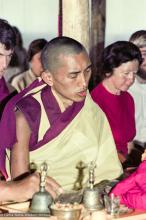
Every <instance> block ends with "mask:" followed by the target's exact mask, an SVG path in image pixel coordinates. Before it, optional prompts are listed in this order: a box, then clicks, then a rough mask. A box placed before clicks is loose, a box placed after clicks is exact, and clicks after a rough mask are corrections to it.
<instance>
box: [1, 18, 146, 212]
mask: <svg viewBox="0 0 146 220" xmlns="http://www.w3.org/2000/svg"><path fill="white" fill-rule="evenodd" d="M0 32H1V35H0V53H1V56H0V76H1V81H2V80H3V75H4V72H5V70H6V69H7V67H8V64H9V62H10V60H11V56H12V54H13V52H14V48H15V44H16V42H15V34H14V30H13V27H12V26H11V25H10V24H9V23H8V22H7V21H4V20H2V19H1V20H0ZM3 32H5V37H3V36H2V33H3ZM8 36H9V37H8ZM10 36H11V37H10ZM43 41H44V44H43V46H42V47H41V48H40V50H39V51H37V52H36V53H34V55H35V54H37V53H38V54H39V59H41V68H40V69H41V70H40V72H39V75H38V76H39V78H40V80H37V79H36V80H34V82H32V83H31V84H30V85H27V87H26V88H24V87H23V88H21V89H22V91H21V92H20V93H18V94H17V95H15V96H14V97H13V98H12V99H11V100H10V101H9V102H8V103H7V105H6V106H5V109H4V112H3V115H2V119H1V122H0V134H1V137H3V138H1V139H0V155H1V159H0V171H1V176H4V177H5V179H10V180H9V181H5V180H1V181H0V189H1V194H0V201H6V200H15V201H25V200H27V199H30V198H31V197H32V195H33V194H34V193H35V192H37V191H38V189H39V181H40V180H39V174H38V169H39V167H40V165H41V163H42V162H43V161H46V163H47V164H48V166H49V175H48V176H47V178H46V186H45V187H46V190H47V191H48V192H49V193H50V194H51V195H52V197H53V198H55V197H56V196H57V195H58V194H59V193H61V192H63V190H64V189H73V187H74V184H75V182H76V180H77V177H78V169H77V168H76V165H77V164H78V163H79V162H80V161H81V162H83V163H84V165H85V166H84V175H83V179H82V185H83V187H85V186H87V185H88V168H89V166H90V164H91V163H94V164H95V166H96V169H95V183H98V182H100V181H102V180H105V179H108V180H113V179H117V178H119V177H120V176H121V175H122V173H123V169H122V165H123V167H124V164H125V163H126V162H127V155H128V152H130V151H131V149H132V147H133V145H132V143H133V139H134V136H135V134H136V129H135V127H136V126H135V115H134V114H135V107H134V101H133V98H132V96H131V95H130V93H128V92H127V90H128V89H129V87H130V86H131V85H132V84H133V82H134V80H135V77H136V74H137V72H138V71H139V68H140V66H141V64H142V55H141V51H140V50H139V48H138V47H137V46H136V45H134V44H133V43H131V42H128V41H117V42H115V43H113V44H111V45H109V46H107V47H106V48H105V49H104V51H103V56H102V61H101V63H102V71H101V79H102V81H101V83H100V84H98V85H97V87H96V88H94V89H93V91H91V95H90V93H89V91H88V84H89V80H90V77H91V74H92V73H91V65H92V63H91V60H90V58H89V55H88V52H87V51H86V49H85V47H84V46H83V45H82V44H81V43H79V42H78V41H76V40H74V39H72V38H69V37H65V36H63V37H56V38H54V39H52V40H50V41H49V42H47V41H45V40H43ZM31 58H32V57H31ZM6 60H7V62H6ZM33 72H34V71H33ZM22 76H23V73H22ZM2 82H3V84H2V85H1V87H0V88H2V86H3V87H4V88H5V90H7V93H6V95H5V96H7V95H8V93H9V92H8V89H7V85H6V83H5V81H4V80H3V81H2ZM21 89H20V90H21ZM3 93H4V89H3V90H2V91H0V95H1V94H3ZM93 100H94V101H93ZM1 101H2V99H1ZM6 155H7V156H6ZM31 162H35V164H36V167H37V168H38V169H37V170H36V172H34V173H31V170H30V164H31ZM143 163H144V162H143ZM143 163H142V164H143ZM142 164H141V165H140V167H139V168H138V169H141V167H142V166H143V165H142ZM132 165H133V164H132ZM136 172H138V171H136ZM132 175H133V174H132ZM135 175H136V174H135ZM23 176H26V177H24V178H21V177H23ZM119 184H122V182H121V183H119ZM116 187H117V189H118V184H117V186H116ZM119 188H120V185H119ZM113 192H114V193H116V194H119V195H121V191H120V190H116V188H115V190H114V189H113ZM125 193H126V191H125ZM139 193H140V192H139ZM121 196H123V195H121ZM121 198H122V200H121V201H122V202H123V203H124V201H125V200H124V199H123V198H124V197H121ZM127 204H128V205H129V204H130V203H126V205H127ZM129 206H130V205H129ZM131 206H132V204H131ZM134 208H136V206H135V207H134ZM141 208H144V207H141ZM145 208H146V206H145Z"/></svg>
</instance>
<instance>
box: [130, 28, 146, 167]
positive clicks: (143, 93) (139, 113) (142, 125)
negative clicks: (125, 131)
mask: <svg viewBox="0 0 146 220" xmlns="http://www.w3.org/2000/svg"><path fill="white" fill-rule="evenodd" d="M129 41H130V42H132V43H133V44H135V45H136V46H137V47H138V48H139V49H140V52H141V55H142V58H143V62H142V63H141V65H140V68H139V71H138V72H137V74H136V79H135V82H134V83H133V85H132V86H131V87H130V88H129V90H128V92H129V93H130V94H131V95H132V97H133V99H134V102H135V121H136V136H135V137H134V148H133V150H132V152H131V154H132V155H133V157H131V158H133V159H132V161H133V162H132V163H134V161H135V162H137V165H138V164H139V163H140V161H141V154H142V153H143V152H144V149H145V148H146V110H145V106H146V30H139V31H136V32H135V33H133V34H132V35H131V37H130V39H129Z"/></svg>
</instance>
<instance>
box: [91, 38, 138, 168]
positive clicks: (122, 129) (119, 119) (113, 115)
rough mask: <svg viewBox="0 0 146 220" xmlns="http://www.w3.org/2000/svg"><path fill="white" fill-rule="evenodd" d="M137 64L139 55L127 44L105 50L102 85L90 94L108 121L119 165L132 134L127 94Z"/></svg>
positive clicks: (132, 111) (130, 101)
mask: <svg viewBox="0 0 146 220" xmlns="http://www.w3.org/2000/svg"><path fill="white" fill-rule="evenodd" d="M141 62H142V57H141V53H140V51H139V49H138V47H137V46H135V45H134V44H133V43H131V42H128V41H117V42H115V43H113V44H111V45H109V46H107V47H106V48H105V49H104V51H103V54H102V60H101V65H102V70H101V78H102V82H101V83H100V84H98V85H97V86H96V87H95V88H94V89H93V90H92V91H91V96H92V98H93V100H94V101H95V102H96V103H97V104H98V105H99V106H100V107H101V109H102V110H103V111H104V112H105V114H106V116H107V118H108V120H109V123H110V126H111V129H112V133H113V136H114V140H115V143H116V147H117V151H118V155H119V159H120V161H121V163H122V164H123V163H124V162H125V161H126V156H127V154H128V145H130V143H131V142H132V141H133V138H134V136H135V133H136V130H135V118H134V114H135V107H134V101H133V98H132V96H131V95H130V94H129V93H128V92H127V90H128V89H129V87H130V86H131V85H132V84H133V82H134V80H135V76H136V73H137V72H138V69H139V66H140V64H141ZM123 165H124V164H123Z"/></svg>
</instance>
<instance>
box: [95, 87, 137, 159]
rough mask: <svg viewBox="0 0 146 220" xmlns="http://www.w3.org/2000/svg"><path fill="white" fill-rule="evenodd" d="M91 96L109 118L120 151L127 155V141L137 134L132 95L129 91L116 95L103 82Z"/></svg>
mask: <svg viewBox="0 0 146 220" xmlns="http://www.w3.org/2000/svg"><path fill="white" fill-rule="evenodd" d="M91 96H92V98H93V100H94V101H95V102H96V103H97V104H98V105H99V106H100V107H101V109H102V110H103V111H104V112H105V114H106V116H107V118H108V120H109V123H110V126H111V130H112V133H113V137H114V140H115V144H116V147H117V150H118V152H121V153H123V154H124V155H125V156H126V155H127V153H128V149H127V143H128V142H130V141H132V140H133V138H134V136H135V134H136V129H135V116H134V114H135V109H134V101H133V98H132V96H131V95H130V94H129V93H128V92H121V94H120V95H114V94H112V93H110V92H108V91H107V90H106V89H105V87H104V86H103V84H102V83H100V84H98V85H97V87H96V88H94V89H93V90H92V92H91ZM107 147H108V146H107Z"/></svg>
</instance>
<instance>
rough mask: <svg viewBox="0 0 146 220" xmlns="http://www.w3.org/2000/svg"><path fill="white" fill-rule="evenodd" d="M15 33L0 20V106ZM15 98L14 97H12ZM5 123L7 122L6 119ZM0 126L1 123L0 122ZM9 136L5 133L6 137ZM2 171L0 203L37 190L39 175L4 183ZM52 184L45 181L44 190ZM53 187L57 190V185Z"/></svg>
mask: <svg viewBox="0 0 146 220" xmlns="http://www.w3.org/2000/svg"><path fill="white" fill-rule="evenodd" d="M15 43H16V40H15V33H14V30H13V28H12V26H11V25H10V24H9V23H8V22H7V21H6V20H3V19H0V106H1V104H2V101H3V100H4V99H5V98H7V97H8V96H9V90H8V87H7V84H6V82H5V80H4V78H3V75H4V74H5V71H6V69H7V67H8V65H9V63H10V60H11V57H12V54H13V52H14V48H15ZM14 98H15V97H14ZM6 121H9V120H8V118H6ZM0 125H1V122H0ZM8 135H9V134H8V133H7V136H8ZM2 139H3V135H2V132H1V133H0V140H2ZM0 157H1V158H0V162H1V161H2V160H3V158H2V148H1V145H0ZM3 177H4V175H3V171H2V169H0V192H1V193H0V202H4V201H10V200H13V201H14V200H15V201H18V202H19V201H25V200H27V199H30V198H31V197H32V196H33V194H34V193H35V192H37V191H38V190H39V180H40V178H39V174H38V173H33V174H30V175H29V176H27V177H26V178H24V179H22V180H17V181H7V182H6V181H5V180H4V178H3ZM51 183H52V182H51V181H50V180H47V182H46V189H48V185H50V184H51ZM53 187H56V188H59V186H58V184H56V185H55V186H54V182H53Z"/></svg>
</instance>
